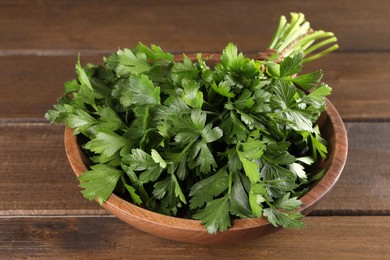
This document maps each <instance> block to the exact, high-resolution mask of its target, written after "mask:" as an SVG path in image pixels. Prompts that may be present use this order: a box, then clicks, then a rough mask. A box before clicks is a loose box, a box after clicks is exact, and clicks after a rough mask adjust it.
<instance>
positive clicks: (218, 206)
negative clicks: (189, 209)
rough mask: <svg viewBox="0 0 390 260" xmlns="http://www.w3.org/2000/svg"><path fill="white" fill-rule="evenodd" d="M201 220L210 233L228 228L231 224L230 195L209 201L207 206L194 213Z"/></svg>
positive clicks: (194, 216)
mask: <svg viewBox="0 0 390 260" xmlns="http://www.w3.org/2000/svg"><path fill="white" fill-rule="evenodd" d="M193 218H195V219H199V220H201V222H202V224H203V225H205V227H206V229H207V231H208V232H209V233H210V234H215V233H217V231H224V230H227V229H228V227H230V225H231V221H230V216H229V197H228V196H224V197H222V198H219V199H214V200H212V201H210V202H208V203H207V205H206V208H205V209H203V210H201V211H199V212H198V213H196V214H194V215H193Z"/></svg>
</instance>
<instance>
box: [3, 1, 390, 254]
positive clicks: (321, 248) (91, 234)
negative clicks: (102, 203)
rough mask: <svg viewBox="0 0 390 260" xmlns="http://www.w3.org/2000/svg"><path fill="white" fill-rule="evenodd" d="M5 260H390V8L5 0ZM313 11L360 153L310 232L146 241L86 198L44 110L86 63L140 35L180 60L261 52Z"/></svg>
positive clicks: (353, 148) (330, 78) (336, 97)
mask: <svg viewBox="0 0 390 260" xmlns="http://www.w3.org/2000/svg"><path fill="white" fill-rule="evenodd" d="M0 7H1V8H0V158H1V160H0V178H1V179H0V198H1V200H0V259H25V258H42V259H53V258H61V259H62V258H64V259H88V258H89V259H129V258H132V259H137V258H169V259H174V258H195V259H196V258H202V259H205V258H206V259H207V258H221V259H222V258H245V259H262V258H263V259H389V258H390V239H389V238H390V160H389V157H390V139H389V133H390V86H389V84H390V83H389V82H390V81H389V79H390V73H389V71H390V48H389V46H390V45H389V42H390V19H389V15H388V13H389V11H390V2H389V1H387V0H374V1H363V0H349V1H348V0H342V1H319V0H317V1H294V3H292V2H291V1H206V0H204V1H88V0H85V1H70V0H69V1H49V0H46V1H44V0H41V1H22V0H20V1H15V0H14V1H10V0H9V1H5V0H3V1H0ZM290 11H302V12H304V13H305V14H306V17H307V18H308V19H309V20H310V21H311V23H312V25H313V26H314V27H315V28H323V29H325V30H327V31H333V32H334V33H335V34H336V35H337V36H338V39H339V43H340V46H341V49H340V51H339V52H337V53H335V54H331V55H330V56H328V57H326V58H324V59H322V60H320V61H316V62H313V63H311V64H309V65H308V66H307V68H306V69H307V70H309V69H310V68H313V69H314V68H317V67H321V68H322V69H323V70H324V71H325V78H324V79H325V81H326V82H327V83H328V84H330V85H331V86H332V87H333V95H332V96H331V98H330V100H331V101H332V103H333V104H334V105H335V106H336V107H337V109H338V110H339V112H340V114H341V116H342V117H343V119H344V120H345V122H346V128H347V132H348V138H349V156H348V161H347V164H346V167H345V170H344V172H343V174H342V176H341V178H340V180H339V182H338V183H337V185H336V186H335V188H334V189H333V190H332V192H331V193H330V194H329V196H328V197H327V198H326V199H325V200H324V201H323V202H322V203H321V204H320V205H319V206H318V208H317V209H316V210H315V211H314V212H313V213H312V214H311V216H309V217H308V218H307V226H308V227H307V228H306V229H303V230H282V231H280V232H277V233H275V234H272V235H270V236H268V237H265V238H261V239H257V240H253V241H251V242H249V243H246V244H237V245H235V246H228V247H227V246H199V245H190V244H183V243H176V242H171V241H167V240H163V239H160V238H156V237H153V236H150V235H148V234H145V233H143V232H141V231H138V230H135V229H134V228H131V227H130V226H128V225H127V224H125V223H123V222H121V221H119V220H118V219H116V218H114V217H112V215H110V214H108V213H107V212H106V211H104V210H103V209H101V208H100V207H99V206H98V205H97V203H95V202H88V201H85V200H84V199H83V198H82V196H81V194H80V192H79V191H80V189H79V188H78V182H77V180H76V179H75V178H74V175H73V172H72V170H71V168H70V166H69V163H68V162H67V159H66V156H65V151H64V146H63V130H64V128H63V127H62V126H55V125H50V124H49V123H47V122H46V121H45V119H44V118H43V114H44V113H45V111H46V110H47V109H49V108H50V107H51V106H52V104H53V103H54V102H55V101H56V98H57V97H58V96H59V95H60V94H61V93H62V85H63V82H64V81H65V80H67V79H71V78H73V77H74V63H75V61H76V59H77V53H79V52H80V53H81V55H82V56H81V59H82V62H83V63H84V64H85V63H87V62H100V61H101V57H102V56H104V55H107V54H108V53H110V52H111V51H114V50H116V49H117V48H118V46H120V47H132V46H134V44H135V43H136V42H138V41H142V42H144V43H147V44H149V43H156V44H158V45H161V46H162V47H163V48H164V49H166V50H169V51H172V52H175V53H181V52H197V51H202V52H213V51H220V50H221V49H222V48H223V47H224V46H225V45H226V44H227V43H228V42H230V41H233V42H235V43H237V44H238V46H239V48H240V49H241V50H242V51H244V52H245V53H255V52H257V51H261V50H262V49H263V48H264V47H265V46H266V44H267V43H268V41H269V39H270V37H271V35H272V32H273V30H274V29H275V27H276V23H277V20H278V17H279V15H281V14H285V15H288V13H289V12H290Z"/></svg>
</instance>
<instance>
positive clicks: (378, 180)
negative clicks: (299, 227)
mask: <svg viewBox="0 0 390 260" xmlns="http://www.w3.org/2000/svg"><path fill="white" fill-rule="evenodd" d="M346 127H347V129H348V130H347V131H348V136H349V157H348V160H347V164H346V166H345V169H344V172H343V174H342V175H341V177H340V179H339V182H338V183H337V184H336V186H335V188H334V189H333V190H332V191H331V193H330V194H329V196H328V198H326V199H324V200H323V201H322V203H320V204H319V207H318V209H317V210H315V211H314V212H313V213H312V214H313V215H359V214H363V215H390V194H389V192H388V191H389V190H390V175H389V174H388V173H389V172H390V160H388V158H389V157H390V150H389V147H390V139H389V138H387V136H388V133H390V123H348V124H347V125H346ZM63 130H64V129H63V127H62V126H59V125H49V124H0V147H1V149H0V158H2V160H1V161H0V178H1V182H0V197H1V198H2V199H1V201H0V215H2V216H5V215H8V216H23V215H62V214H65V215H77V214H81V215H91V214H92V215H93V214H107V213H106V212H105V211H104V210H103V209H101V208H100V207H99V206H98V204H97V203H95V202H88V201H86V200H84V199H83V198H82V196H81V194H80V189H79V188H78V181H77V180H76V177H75V176H74V174H73V172H72V170H71V168H70V166H69V164H68V162H67V158H66V155H65V152H64V146H63V133H64V132H63Z"/></svg>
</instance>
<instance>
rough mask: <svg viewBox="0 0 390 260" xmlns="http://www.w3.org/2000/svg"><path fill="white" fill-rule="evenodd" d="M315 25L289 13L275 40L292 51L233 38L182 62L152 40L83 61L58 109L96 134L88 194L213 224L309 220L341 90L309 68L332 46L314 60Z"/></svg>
mask: <svg viewBox="0 0 390 260" xmlns="http://www.w3.org/2000/svg"><path fill="white" fill-rule="evenodd" d="M308 29H309V28H308V23H307V22H304V19H303V17H302V15H301V14H293V15H292V21H291V23H290V24H286V22H285V21H284V20H283V19H282V20H281V22H280V24H279V27H278V30H277V32H276V34H275V37H274V39H273V41H272V44H271V45H270V47H271V48H275V49H276V50H277V51H278V52H280V53H282V52H283V55H284V57H283V59H280V58H279V57H278V56H277V55H276V56H273V57H270V58H268V59H266V60H254V59H251V58H248V57H246V56H245V55H244V54H242V53H240V52H239V51H238V49H237V47H236V46H235V45H234V44H232V43H230V44H228V45H227V46H226V48H225V49H224V50H223V52H222V54H221V57H220V60H219V61H218V62H217V63H216V64H209V61H208V59H209V58H210V57H205V56H204V55H202V54H198V55H197V58H196V59H190V58H189V57H187V56H186V55H184V58H183V59H182V60H181V61H175V60H174V56H173V55H172V54H170V53H167V52H164V51H163V50H162V49H161V48H160V47H158V46H156V45H152V46H150V47H147V46H145V45H144V44H142V43H139V44H138V45H137V46H136V47H135V48H134V49H123V50H119V51H118V52H116V53H113V54H111V55H110V56H109V57H107V58H105V59H104V64H103V65H92V64H88V65H87V66H85V67H82V66H81V64H80V59H79V60H78V62H77V64H76V72H77V75H78V78H77V79H75V80H72V81H69V82H66V83H65V93H64V95H63V96H62V97H61V98H60V99H59V100H58V103H57V104H56V105H54V109H53V110H49V111H48V112H47V114H46V117H47V118H48V119H49V120H50V121H51V122H54V123H64V124H66V125H67V126H68V127H71V128H74V133H75V134H77V135H82V136H84V137H85V138H86V139H87V142H86V143H85V144H84V145H83V149H84V151H85V153H86V154H87V155H88V156H89V157H90V159H91V161H92V164H93V165H92V166H91V167H90V170H88V171H87V172H86V173H84V174H83V175H82V176H81V177H80V178H79V179H80V187H82V188H83V191H82V193H83V195H84V197H85V198H87V199H89V200H94V199H96V198H97V200H98V202H99V203H100V204H102V203H103V202H104V201H106V200H107V199H108V197H109V196H110V195H111V194H112V193H113V192H115V193H116V194H118V195H119V196H121V197H122V198H124V199H127V200H129V201H131V202H133V203H135V204H138V205H141V206H143V207H147V208H148V209H150V210H153V211H156V212H160V213H162V214H167V215H173V216H180V217H188V218H194V219H198V220H200V221H201V222H202V223H203V224H204V225H205V227H206V228H207V230H208V232H209V233H215V232H218V231H223V230H226V229H228V228H229V227H230V226H231V223H232V219H233V218H249V217H266V218H268V220H269V222H270V223H272V224H273V225H275V226H282V227H286V228H290V227H296V228H300V227H303V226H304V223H303V220H302V218H303V216H302V214H301V213H299V212H297V211H296V210H297V209H298V208H299V206H300V205H301V202H300V200H299V197H300V196H301V195H302V194H304V193H305V192H306V190H307V184H308V183H309V182H310V178H311V177H313V178H319V175H318V174H317V173H310V172H308V171H307V168H308V167H307V166H309V165H311V164H313V163H314V162H316V161H318V160H321V159H324V158H325V157H326V154H327V148H326V141H325V140H324V139H323V138H322V137H321V134H320V131H319V128H318V126H316V124H315V123H316V121H317V119H318V117H319V116H320V114H321V112H323V111H324V109H325V99H324V98H325V96H327V95H329V94H330V93H331V88H330V87H329V86H328V85H326V84H325V83H321V78H322V71H321V70H318V71H314V72H311V73H307V74H302V75H301V74H299V73H300V72H301V70H302V63H303V62H305V61H308V60H311V59H313V57H319V56H321V55H322V54H323V52H322V54H319V55H317V56H316V55H313V56H311V58H310V57H309V58H306V54H307V53H310V52H311V51H313V50H314V49H316V48H317V47H318V46H320V45H321V46H322V45H324V43H322V44H317V45H315V46H313V47H310V44H309V42H313V41H314V39H317V38H321V37H322V36H324V35H325V34H323V33H321V32H320V33H316V32H313V33H311V34H307V30H308ZM315 35H320V36H318V37H317V36H315ZM326 35H329V34H326ZM332 39H333V38H332ZM331 41H333V40H331ZM293 42H298V43H296V44H295V45H292V43H293ZM302 46H304V47H302ZM321 46H320V47H321ZM286 49H287V51H286ZM321 173H323V172H321ZM321 173H320V174H321Z"/></svg>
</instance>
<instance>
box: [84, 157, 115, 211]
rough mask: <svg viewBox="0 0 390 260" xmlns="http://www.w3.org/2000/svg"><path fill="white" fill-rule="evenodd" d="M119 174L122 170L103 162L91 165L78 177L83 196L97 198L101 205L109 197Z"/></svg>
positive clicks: (91, 198) (90, 198)
mask: <svg viewBox="0 0 390 260" xmlns="http://www.w3.org/2000/svg"><path fill="white" fill-rule="evenodd" d="M121 175H122V171H120V170H118V169H116V168H114V167H111V166H108V165H105V164H96V165H93V166H91V170H89V171H87V172H86V173H84V174H83V175H81V176H80V177H79V180H80V187H81V188H84V190H83V191H82V194H83V196H84V198H86V199H89V200H94V199H97V200H98V202H99V204H100V205H101V204H102V203H103V202H104V201H106V200H107V199H108V197H110V195H111V193H112V192H113V190H114V189H115V186H116V183H117V182H118V180H119V178H120V177H121Z"/></svg>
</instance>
